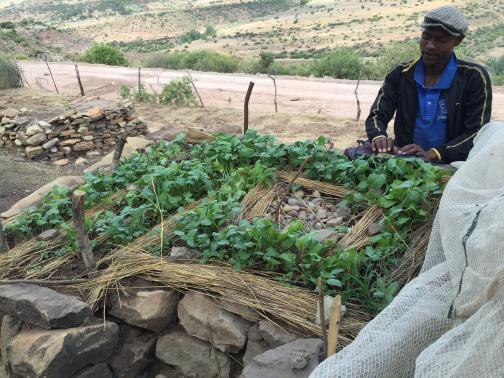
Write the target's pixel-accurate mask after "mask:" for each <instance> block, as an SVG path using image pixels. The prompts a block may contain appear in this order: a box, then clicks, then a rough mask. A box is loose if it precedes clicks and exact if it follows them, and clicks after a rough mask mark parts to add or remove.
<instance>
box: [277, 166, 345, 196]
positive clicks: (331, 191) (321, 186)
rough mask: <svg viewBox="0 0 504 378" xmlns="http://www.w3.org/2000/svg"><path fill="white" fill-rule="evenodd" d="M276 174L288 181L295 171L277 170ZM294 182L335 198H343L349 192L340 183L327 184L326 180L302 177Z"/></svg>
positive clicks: (294, 174)
mask: <svg viewBox="0 0 504 378" xmlns="http://www.w3.org/2000/svg"><path fill="white" fill-rule="evenodd" d="M276 176H277V177H278V178H279V179H280V180H282V181H285V182H290V181H291V180H292V179H293V178H294V177H295V176H296V173H293V172H277V173H276ZM294 183H296V184H299V185H301V186H302V187H304V188H306V189H309V190H317V191H319V192H320V193H323V194H327V195H330V196H333V197H336V198H343V197H345V196H346V195H347V194H348V193H350V190H348V189H345V188H343V187H342V186H340V185H334V184H328V183H326V182H322V181H315V180H310V179H306V178H303V177H298V178H296V180H295V181H294Z"/></svg>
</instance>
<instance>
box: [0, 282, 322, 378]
mask: <svg viewBox="0 0 504 378" xmlns="http://www.w3.org/2000/svg"><path fill="white" fill-rule="evenodd" d="M133 286H134V287H136V289H127V290H125V291H124V292H121V294H120V297H113V298H112V299H111V301H110V303H109V305H108V308H107V318H106V321H105V322H104V321H103V318H98V317H96V318H95V317H94V316H93V314H92V312H91V310H90V308H89V307H88V306H87V304H85V303H84V302H82V301H81V300H80V299H78V298H75V297H71V296H68V295H63V294H60V293H57V292H55V291H53V290H50V289H47V288H41V287H38V286H33V285H23V284H19V285H3V286H0V314H3V315H2V321H1V324H2V326H1V336H0V347H1V360H2V362H3V364H1V365H2V368H3V370H4V371H3V372H2V371H0V376H7V377H17V376H22V377H47V378H51V377H81V378H83V377H97V378H101V377H113V376H115V377H156V378H171V377H178V378H184V377H191V378H217V377H221V378H229V377H238V376H241V377H243V378H259V377H261V378H262V377H277V378H283V377H286V378H287V377H308V376H309V375H310V373H311V371H312V370H313V369H314V368H315V367H316V366H317V364H318V363H319V356H320V353H321V347H322V342H321V340H320V339H307V338H300V337H299V336H297V335H295V334H293V333H288V332H287V331H285V330H284V329H287V328H286V327H279V326H277V325H274V324H272V323H270V322H268V321H265V320H259V319H258V316H257V314H256V313H255V312H254V311H252V310H251V309H250V308H248V307H245V306H240V305H236V304H233V303H229V302H226V301H224V300H218V299H214V298H210V297H207V296H205V295H203V294H200V293H196V292H187V293H186V294H185V295H182V294H180V293H179V292H177V291H174V290H169V289H154V288H152V287H155V284H153V283H149V282H145V281H137V282H135V285H133ZM141 287H150V288H149V289H142V288H141ZM100 315H101V314H100ZM242 366H244V368H242Z"/></svg>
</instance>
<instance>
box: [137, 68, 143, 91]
mask: <svg viewBox="0 0 504 378" xmlns="http://www.w3.org/2000/svg"><path fill="white" fill-rule="evenodd" d="M141 88H142V69H141V68H140V67H138V93H140V89H141Z"/></svg>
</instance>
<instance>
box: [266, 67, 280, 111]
mask: <svg viewBox="0 0 504 378" xmlns="http://www.w3.org/2000/svg"><path fill="white" fill-rule="evenodd" d="M268 77H269V78H270V79H271V80H273V85H274V86H275V99H274V100H273V102H274V104H275V113H278V103H277V85H276V80H275V78H274V77H273V76H271V75H268Z"/></svg>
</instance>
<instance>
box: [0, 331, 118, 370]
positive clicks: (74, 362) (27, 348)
mask: <svg viewBox="0 0 504 378" xmlns="http://www.w3.org/2000/svg"><path fill="white" fill-rule="evenodd" d="M118 333H119V327H118V326H117V324H114V323H111V322H105V323H103V322H101V323H99V324H95V325H89V326H84V327H77V328H68V329H61V330H49V331H48V330H38V329H34V330H24V331H21V332H20V333H19V334H18V335H17V336H16V337H15V338H14V339H12V341H11V342H10V344H9V345H8V347H7V355H8V357H9V361H10V364H11V367H12V370H13V372H14V373H15V374H18V375H20V376H22V377H37V378H38V377H46V378H59V377H71V376H73V374H74V373H75V372H77V371H79V370H80V369H82V368H83V367H86V366H87V365H90V364H98V363H100V362H102V361H105V360H107V359H108V358H109V356H110V355H111V354H112V353H113V352H114V350H115V347H116V345H117V342H118V339H119V336H118Z"/></svg>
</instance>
